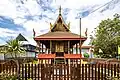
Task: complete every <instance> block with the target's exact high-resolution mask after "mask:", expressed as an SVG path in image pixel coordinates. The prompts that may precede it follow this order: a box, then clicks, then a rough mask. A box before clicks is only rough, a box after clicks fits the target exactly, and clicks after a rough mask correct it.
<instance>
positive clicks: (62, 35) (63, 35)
mask: <svg viewBox="0 0 120 80" xmlns="http://www.w3.org/2000/svg"><path fill="white" fill-rule="evenodd" d="M34 39H35V40H54V39H55V40H56V39H58V40H59V39H60V40H61V39H63V40H68V39H75V40H86V39H87V38H86V37H83V36H82V37H81V38H80V36H79V35H78V34H74V33H71V32H48V33H46V34H43V35H40V36H37V37H35V38H34Z"/></svg>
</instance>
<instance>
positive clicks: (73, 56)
mask: <svg viewBox="0 0 120 80" xmlns="http://www.w3.org/2000/svg"><path fill="white" fill-rule="evenodd" d="M64 57H65V58H69V59H79V58H82V55H80V54H64Z"/></svg>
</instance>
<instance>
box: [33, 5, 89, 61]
mask: <svg viewBox="0 0 120 80" xmlns="http://www.w3.org/2000/svg"><path fill="white" fill-rule="evenodd" d="M86 39H87V37H84V36H80V35H78V34H75V33H72V32H71V31H70V23H68V24H66V23H65V21H64V19H63V17H62V14H61V7H60V8H59V15H58V17H57V20H56V21H55V23H54V24H51V23H50V30H49V32H48V33H46V34H43V35H40V36H36V37H34V40H35V41H36V42H37V44H38V46H39V54H38V59H39V61H40V62H43V61H42V60H49V61H50V63H53V62H54V63H55V62H57V61H60V60H61V61H62V60H63V61H64V62H66V63H68V59H80V58H81V53H80V52H78V46H81V45H82V44H83V42H84V41H85V40H86ZM75 45H76V52H75V53H76V54H73V49H74V46H75ZM44 49H45V50H44ZM79 49H80V48H79Z"/></svg>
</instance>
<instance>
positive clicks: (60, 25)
mask: <svg viewBox="0 0 120 80" xmlns="http://www.w3.org/2000/svg"><path fill="white" fill-rule="evenodd" d="M55 31H63V32H69V31H70V30H69V29H68V27H67V25H66V24H65V22H64V21H63V18H62V17H61V16H59V17H58V19H57V21H56V22H55V24H54V25H53V27H52V28H51V32H55Z"/></svg>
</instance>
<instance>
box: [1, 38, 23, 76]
mask: <svg viewBox="0 0 120 80" xmlns="http://www.w3.org/2000/svg"><path fill="white" fill-rule="evenodd" d="M21 46H22V43H20V41H18V40H16V39H14V40H9V41H7V44H6V45H3V46H2V47H1V48H0V53H4V54H5V55H9V56H11V59H10V60H12V61H14V62H15V63H16V65H17V75H19V74H18V72H19V60H18V59H17V58H18V57H20V54H23V53H25V50H24V49H23V48H22V47H21Z"/></svg>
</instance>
